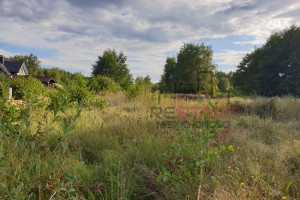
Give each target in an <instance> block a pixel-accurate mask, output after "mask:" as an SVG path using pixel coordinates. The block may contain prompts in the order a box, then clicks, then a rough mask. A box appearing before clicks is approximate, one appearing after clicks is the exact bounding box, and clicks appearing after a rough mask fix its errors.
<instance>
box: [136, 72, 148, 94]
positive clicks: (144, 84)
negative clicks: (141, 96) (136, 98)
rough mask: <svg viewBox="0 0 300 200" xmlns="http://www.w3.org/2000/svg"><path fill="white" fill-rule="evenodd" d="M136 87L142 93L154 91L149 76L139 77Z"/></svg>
mask: <svg viewBox="0 0 300 200" xmlns="http://www.w3.org/2000/svg"><path fill="white" fill-rule="evenodd" d="M135 85H136V87H137V89H138V90H139V91H140V92H150V91H151V89H152V83H151V78H150V76H149V75H147V76H146V77H145V78H144V77H142V76H138V77H137V78H136V79H135Z"/></svg>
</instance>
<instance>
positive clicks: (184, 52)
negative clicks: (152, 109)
mask: <svg viewBox="0 0 300 200" xmlns="http://www.w3.org/2000/svg"><path fill="white" fill-rule="evenodd" d="M212 56H213V51H212V49H211V47H210V46H205V45H204V44H203V43H202V44H201V45H199V44H191V43H190V44H184V45H183V47H182V48H181V49H180V51H179V53H178V55H177V62H176V60H175V58H173V57H171V58H167V60H166V64H165V69H164V74H163V75H162V77H161V81H160V84H159V85H160V90H162V91H166V92H175V93H206V94H207V93H210V92H211V91H213V92H214V91H215V90H216V89H217V83H218V82H217V79H216V78H215V77H214V74H213V71H214V70H215V66H214V65H213V63H212Z"/></svg>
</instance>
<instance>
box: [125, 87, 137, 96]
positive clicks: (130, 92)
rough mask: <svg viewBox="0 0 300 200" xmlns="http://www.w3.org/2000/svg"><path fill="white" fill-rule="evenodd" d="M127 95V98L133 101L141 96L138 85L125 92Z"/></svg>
mask: <svg viewBox="0 0 300 200" xmlns="http://www.w3.org/2000/svg"><path fill="white" fill-rule="evenodd" d="M125 94H126V96H127V98H129V99H133V98H135V97H137V96H138V95H139V94H140V90H139V88H138V87H137V86H136V85H131V86H130V87H128V89H127V90H126V91H125Z"/></svg>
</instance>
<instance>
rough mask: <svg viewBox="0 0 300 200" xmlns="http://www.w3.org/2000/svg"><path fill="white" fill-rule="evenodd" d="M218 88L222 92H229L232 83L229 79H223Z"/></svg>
mask: <svg viewBox="0 0 300 200" xmlns="http://www.w3.org/2000/svg"><path fill="white" fill-rule="evenodd" d="M218 87H219V89H220V90H221V91H222V92H227V91H229V89H230V82H229V80H228V78H226V77H221V78H220V80H219V83H218Z"/></svg>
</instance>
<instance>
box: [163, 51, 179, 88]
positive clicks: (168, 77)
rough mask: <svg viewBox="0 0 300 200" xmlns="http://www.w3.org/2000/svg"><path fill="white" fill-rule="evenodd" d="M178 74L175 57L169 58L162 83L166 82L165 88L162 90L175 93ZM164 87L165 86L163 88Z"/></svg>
mask: <svg viewBox="0 0 300 200" xmlns="http://www.w3.org/2000/svg"><path fill="white" fill-rule="evenodd" d="M175 73H176V60H175V58H174V57H168V58H167V60H166V64H165V68H164V77H163V79H162V81H161V82H164V84H165V87H164V88H161V90H162V89H163V91H166V92H174V89H175V88H174V87H175V84H176V79H175ZM161 87H163V85H162V86H161Z"/></svg>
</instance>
